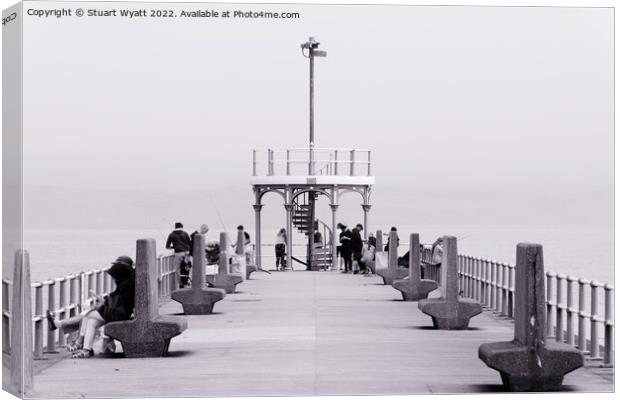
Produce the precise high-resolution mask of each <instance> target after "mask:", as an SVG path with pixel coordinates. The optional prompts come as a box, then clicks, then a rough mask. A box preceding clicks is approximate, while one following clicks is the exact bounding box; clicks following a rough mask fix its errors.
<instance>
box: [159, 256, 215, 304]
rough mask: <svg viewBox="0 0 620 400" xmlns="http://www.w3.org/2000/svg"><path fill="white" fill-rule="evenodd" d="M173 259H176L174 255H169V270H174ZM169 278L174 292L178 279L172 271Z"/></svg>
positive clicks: (170, 286) (171, 289)
mask: <svg viewBox="0 0 620 400" xmlns="http://www.w3.org/2000/svg"><path fill="white" fill-rule="evenodd" d="M220 251H221V250H220ZM173 261H174V256H173V257H170V256H169V257H168V270H169V271H172V270H174V262H173ZM168 279H170V282H169V288H170V290H169V293H170V294H172V292H174V291H175V290H176V288H177V282H178V280H177V279H175V274H174V273H172V272H171V273H169V274H168Z"/></svg>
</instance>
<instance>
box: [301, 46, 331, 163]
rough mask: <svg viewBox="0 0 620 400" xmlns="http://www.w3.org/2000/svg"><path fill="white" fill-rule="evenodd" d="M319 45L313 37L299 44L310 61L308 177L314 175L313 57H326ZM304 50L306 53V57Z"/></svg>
mask: <svg viewBox="0 0 620 400" xmlns="http://www.w3.org/2000/svg"><path fill="white" fill-rule="evenodd" d="M319 45H320V43H319V42H317V41H316V40H315V39H314V38H313V37H310V38H309V39H308V41H307V42H305V43H302V44H301V53H302V54H303V56H304V57H306V58H308V59H309V60H310V147H309V161H310V162H309V164H308V175H314V172H315V171H314V57H326V56H327V52H326V51H324V50H319ZM305 50H307V51H308V54H307V55H306V52H305Z"/></svg>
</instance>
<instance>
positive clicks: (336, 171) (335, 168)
mask: <svg viewBox="0 0 620 400" xmlns="http://www.w3.org/2000/svg"><path fill="white" fill-rule="evenodd" d="M334 175H338V150H334Z"/></svg>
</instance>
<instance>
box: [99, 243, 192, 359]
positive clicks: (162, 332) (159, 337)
mask: <svg viewBox="0 0 620 400" xmlns="http://www.w3.org/2000/svg"><path fill="white" fill-rule="evenodd" d="M158 307H159V306H158V299H157V264H156V258H155V240H154V239H140V240H138V243H137V250H136V305H135V311H134V315H135V319H131V320H128V321H117V322H110V323H108V324H106V325H105V328H104V331H105V334H106V335H108V336H109V337H111V338H113V339H116V340H118V341H119V342H121V344H122V345H123V351H124V352H125V356H127V357H162V356H165V355H166V354H168V347H169V346H170V340H171V339H172V338H173V337H175V336H177V335H179V334H180V333H181V332H183V331H184V330H185V329H187V320H186V319H185V318H184V317H175V316H161V315H159V309H158Z"/></svg>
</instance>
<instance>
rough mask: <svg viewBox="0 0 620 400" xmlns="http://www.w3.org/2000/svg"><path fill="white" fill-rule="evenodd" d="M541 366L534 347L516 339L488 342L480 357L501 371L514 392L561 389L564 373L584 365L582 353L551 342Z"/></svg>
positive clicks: (542, 358)
mask: <svg viewBox="0 0 620 400" xmlns="http://www.w3.org/2000/svg"><path fill="white" fill-rule="evenodd" d="M539 352H540V366H539V365H538V362H537V358H536V353H535V352H534V351H533V349H530V348H528V347H526V346H523V345H521V344H519V343H517V342H515V341H512V342H496V343H485V344H483V345H481V346H480V347H479V348H478V358H480V360H482V361H483V362H484V363H485V364H486V365H487V366H489V367H490V368H493V369H494V370H496V371H498V372H499V373H500V376H501V378H502V383H503V384H504V386H505V387H506V389H508V390H510V391H513V392H532V391H535V392H544V391H557V390H562V381H563V380H564V375H566V374H567V373H569V372H571V371H574V370H576V369H577V368H580V367H582V366H583V364H584V361H583V355H582V354H581V352H579V350H577V349H575V348H573V347H571V346H569V345H568V344H565V343H558V342H556V341H548V342H547V343H546V345H545V347H544V348H542V349H541V350H540V351H539Z"/></svg>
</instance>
